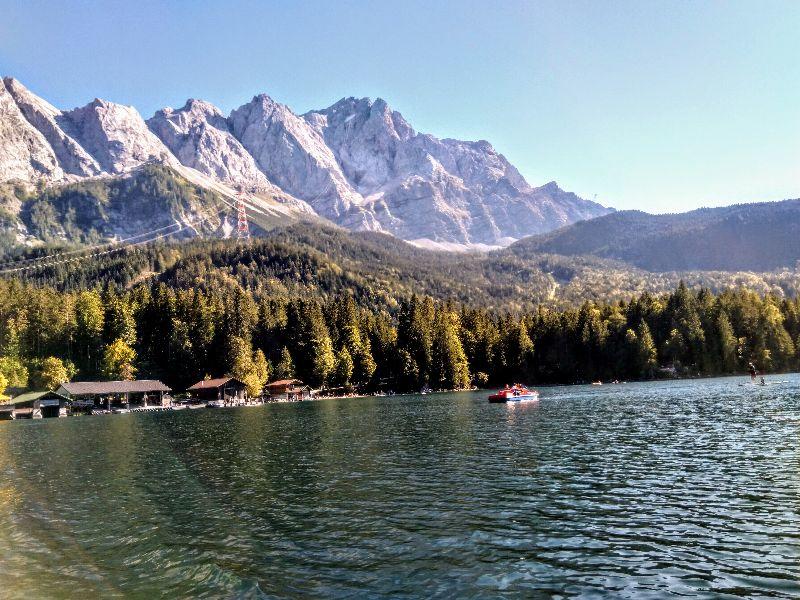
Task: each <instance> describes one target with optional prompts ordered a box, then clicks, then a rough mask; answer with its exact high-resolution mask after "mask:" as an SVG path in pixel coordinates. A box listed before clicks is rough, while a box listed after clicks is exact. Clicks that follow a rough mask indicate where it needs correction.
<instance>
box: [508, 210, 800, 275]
mask: <svg viewBox="0 0 800 600" xmlns="http://www.w3.org/2000/svg"><path fill="white" fill-rule="evenodd" d="M509 252H511V253H512V254H514V255H515V256H519V257H521V258H529V257H532V256H537V255H539V254H541V253H553V254H561V255H568V256H578V255H592V256H597V257H601V258H611V259H615V260H620V261H624V262H626V263H629V264H630V265H633V266H635V267H639V268H642V269H646V270H648V271H694V270H703V271H708V270H718V271H748V270H750V271H770V270H773V269H778V268H784V267H794V266H795V264H796V263H797V261H798V260H800V200H786V201H783V202H765V203H759V204H740V205H735V206H727V207H724V208H703V209H699V210H693V211H691V212H687V213H681V214H669V215H650V214H647V213H644V212H640V211H622V212H617V213H613V214H610V215H606V216H603V217H598V218H596V219H591V220H588V221H581V222H578V223H575V224H574V225H569V226H567V227H563V228H561V229H558V230H556V231H554V232H552V233H549V234H545V235H541V236H534V237H530V238H526V239H524V240H520V241H519V242H517V243H516V244H513V245H512V246H510V247H509Z"/></svg>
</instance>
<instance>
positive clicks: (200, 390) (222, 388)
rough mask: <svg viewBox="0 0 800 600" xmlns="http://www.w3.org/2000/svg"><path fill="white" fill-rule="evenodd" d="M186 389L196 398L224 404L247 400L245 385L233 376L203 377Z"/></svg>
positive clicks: (239, 402)
mask: <svg viewBox="0 0 800 600" xmlns="http://www.w3.org/2000/svg"><path fill="white" fill-rule="evenodd" d="M186 391H187V392H189V394H191V396H192V398H196V399H197V400H205V401H215V400H216V401H219V402H222V403H224V404H242V403H244V402H245V401H246V400H247V386H246V385H245V384H244V383H242V382H241V381H239V380H238V379H235V378H234V377H219V378H217V379H204V380H203V381H198V382H197V383H195V384H194V385H193V386H191V387H190V388H189V389H188V390H186Z"/></svg>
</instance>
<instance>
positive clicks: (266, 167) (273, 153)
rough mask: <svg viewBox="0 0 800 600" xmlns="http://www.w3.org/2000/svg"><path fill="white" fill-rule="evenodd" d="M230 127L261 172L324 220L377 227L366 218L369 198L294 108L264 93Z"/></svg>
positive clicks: (236, 113)
mask: <svg viewBox="0 0 800 600" xmlns="http://www.w3.org/2000/svg"><path fill="white" fill-rule="evenodd" d="M229 123H230V126H231V131H233V134H234V135H235V136H236V137H237V138H238V139H239V141H241V143H242V145H243V146H244V147H245V148H246V149H247V151H248V152H250V154H252V155H253V157H254V158H255V160H256V163H257V164H258V166H259V168H260V169H261V170H262V171H263V172H264V173H265V174H266V175H267V177H269V179H270V180H271V181H273V182H274V183H276V184H277V185H278V186H280V187H281V188H282V189H284V190H286V191H287V192H289V193H290V194H292V195H293V196H296V197H298V198H300V199H302V200H305V201H306V202H308V203H309V204H310V205H311V206H313V207H314V209H315V210H316V211H317V212H318V213H319V214H320V215H322V216H324V217H327V218H329V219H332V220H334V221H340V220H345V219H348V218H354V219H355V221H356V222H357V223H359V224H360V225H361V226H363V228H367V229H371V228H374V227H372V226H371V219H370V218H369V215H362V214H360V213H362V211H361V209H360V205H361V203H362V202H363V198H362V197H361V196H360V195H359V194H358V193H357V192H356V191H355V190H353V188H352V187H351V186H350V184H349V183H348V181H347V179H346V177H345V176H344V174H343V173H342V170H341V168H340V167H339V164H338V163H337V162H336V157H335V156H334V155H333V152H332V151H331V149H330V148H329V147H328V146H327V145H326V144H325V140H324V139H323V138H322V136H321V135H320V134H319V133H318V132H317V130H316V129H315V128H313V127H311V126H310V125H309V124H308V123H307V122H306V121H305V120H304V119H303V118H301V117H298V116H297V115H295V114H294V113H293V112H292V111H291V110H289V108H288V107H286V106H285V105H283V104H279V103H277V102H275V101H274V100H272V99H271V98H270V97H269V96H266V95H264V94H262V95H260V96H256V97H255V98H253V100H252V101H251V102H249V103H248V104H245V105H244V106H241V107H239V108H238V109H236V110H234V111H233V112H232V113H231V116H230V118H229ZM354 215H358V216H356V217H354Z"/></svg>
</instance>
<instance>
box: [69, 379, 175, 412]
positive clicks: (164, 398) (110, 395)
mask: <svg viewBox="0 0 800 600" xmlns="http://www.w3.org/2000/svg"><path fill="white" fill-rule="evenodd" d="M56 391H57V392H58V393H59V394H62V395H64V396H66V397H67V398H69V399H70V400H71V401H75V402H78V403H83V404H89V405H91V406H92V407H94V408H105V409H106V410H110V409H111V407H112V406H124V407H128V408H129V407H131V406H141V407H147V406H164V405H165V404H169V402H170V401H171V399H170V397H169V395H168V393H169V392H170V391H171V390H170V388H168V387H167V386H166V385H164V384H163V383H161V382H160V381H158V380H155V379H136V380H133V381H73V382H71V383H62V384H61V386H60V387H59V388H58V389H57V390H56Z"/></svg>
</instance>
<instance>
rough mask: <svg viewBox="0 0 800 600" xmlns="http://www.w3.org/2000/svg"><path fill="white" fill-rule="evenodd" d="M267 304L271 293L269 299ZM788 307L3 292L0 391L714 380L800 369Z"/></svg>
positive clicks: (682, 294) (794, 313)
mask: <svg viewBox="0 0 800 600" xmlns="http://www.w3.org/2000/svg"><path fill="white" fill-rule="evenodd" d="M267 289H268V288H267ZM799 347H800V305H799V304H798V300H797V299H792V300H788V299H784V298H779V297H777V296H772V295H766V296H764V295H758V294H756V293H754V292H751V291H748V290H745V289H738V290H732V291H727V292H724V293H721V294H718V295H714V294H712V293H711V292H709V291H707V290H702V289H701V290H690V289H688V288H687V287H686V286H685V285H683V284H681V285H679V286H678V287H677V289H675V290H674V291H673V292H671V293H669V294H665V295H659V296H653V295H650V294H647V293H645V294H642V295H639V296H636V297H634V298H632V299H630V300H628V301H620V302H615V303H598V302H584V303H583V304H582V305H580V306H575V307H571V308H560V309H559V308H552V307H546V306H540V307H538V308H535V309H533V310H531V311H527V312H523V313H512V312H503V311H495V310H491V309H487V308H481V307H474V306H466V305H463V304H456V303H453V302H446V301H435V300H433V299H431V298H430V297H422V296H415V295H411V296H407V297H401V298H390V299H386V301H385V302H383V304H382V305H379V306H376V298H374V297H360V296H358V295H356V294H353V293H347V292H344V293H337V294H324V293H319V294H307V295H305V296H304V297H300V298H292V297H285V296H275V295H270V294H269V292H268V291H264V290H261V291H258V292H252V291H249V290H247V289H244V288H242V287H241V286H239V285H238V284H236V283H235V282H234V283H230V282H224V281H223V282H220V283H218V285H216V286H207V285H206V286H202V287H200V286H198V287H188V286H187V287H179V286H175V285H169V284H167V283H164V282H161V281H151V282H145V283H141V284H138V285H136V286H134V287H132V288H131V289H129V290H125V291H119V290H116V289H115V288H112V287H108V288H106V289H83V290H79V291H58V290H56V289H54V288H50V287H40V286H34V285H32V284H29V283H24V282H20V281H16V280H0V386H2V388H5V387H6V386H8V387H30V388H33V389H53V388H55V387H57V385H58V383H60V382H61V381H64V380H67V379H77V380H89V379H125V378H132V377H134V376H136V377H142V378H154V379H160V380H162V381H164V382H166V383H167V384H168V385H169V386H170V387H172V388H173V389H185V388H186V386H188V385H189V384H191V383H193V382H195V381H197V380H199V379H202V378H203V377H205V376H207V375H211V376H217V375H221V374H229V375H232V376H234V377H236V378H238V379H240V380H241V381H243V382H245V383H246V384H247V386H248V390H249V392H250V393H251V395H258V394H259V393H260V391H261V388H263V385H264V383H265V382H266V381H267V380H270V379H282V378H290V377H298V378H300V379H302V380H303V381H305V382H306V383H308V384H310V385H311V386H312V387H314V388H315V389H320V390H323V392H324V391H325V390H329V393H330V394H331V395H344V394H348V393H352V392H359V393H374V392H386V391H389V390H391V391H394V392H396V393H401V392H410V391H419V390H421V389H424V388H431V389H437V390H442V389H468V388H471V387H473V386H478V387H486V386H494V385H503V384H505V383H509V382H514V381H524V382H528V383H531V384H534V383H538V384H544V383H580V382H590V381H596V380H606V381H610V380H632V379H651V378H656V377H659V376H697V375H721V374H732V373H738V372H745V370H746V368H747V364H748V362H750V361H752V362H754V363H755V364H756V365H757V367H758V368H759V369H760V370H761V371H787V370H796V369H797V368H798V366H800V352H798V348H799Z"/></svg>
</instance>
